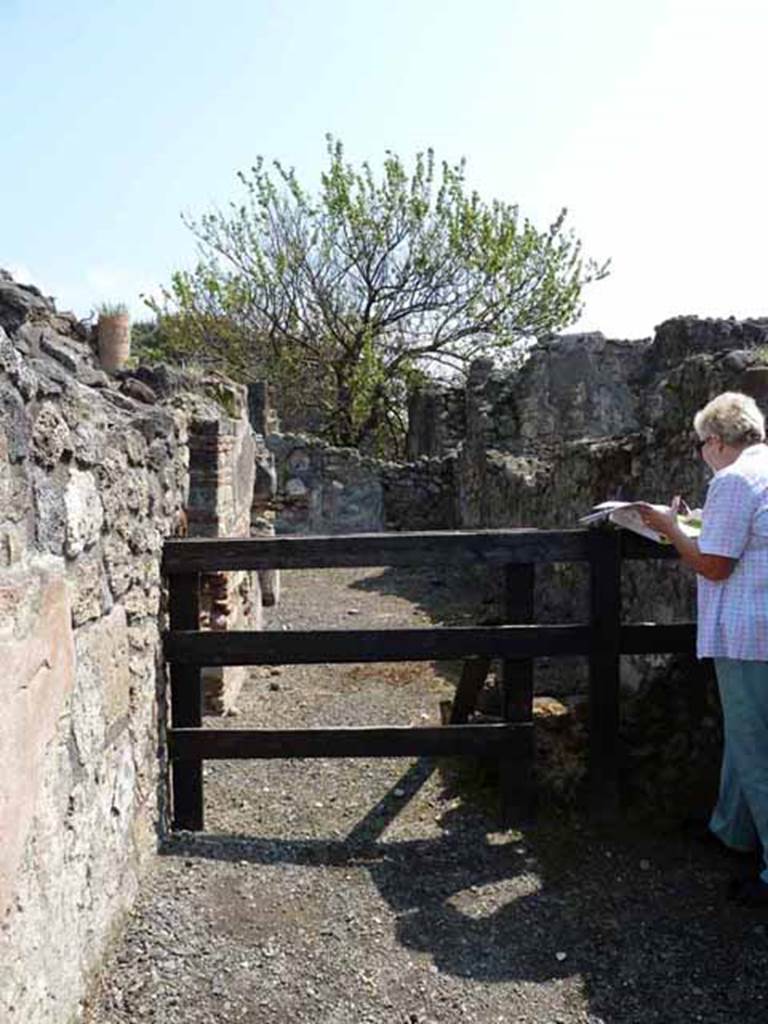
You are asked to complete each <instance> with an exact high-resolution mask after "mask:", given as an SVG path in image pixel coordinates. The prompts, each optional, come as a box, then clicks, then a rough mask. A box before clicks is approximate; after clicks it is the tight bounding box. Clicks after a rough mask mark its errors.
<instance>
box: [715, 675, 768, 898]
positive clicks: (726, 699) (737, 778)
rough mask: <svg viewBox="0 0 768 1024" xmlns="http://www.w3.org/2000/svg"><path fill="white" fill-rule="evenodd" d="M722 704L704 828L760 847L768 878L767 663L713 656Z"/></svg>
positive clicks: (746, 846)
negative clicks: (716, 774)
mask: <svg viewBox="0 0 768 1024" xmlns="http://www.w3.org/2000/svg"><path fill="white" fill-rule="evenodd" d="M715 671H716V673H717V683H718V688H719V690H720V701H721V703H722V706H723V730H724V746H723V764H722V769H721V773H720V793H719V796H718V800H717V805H716V806H715V809H714V811H713V812H712V818H711V819H710V823H709V827H710V829H711V830H712V832H714V834H715V835H716V836H717V837H718V839H720V840H721V841H722V842H723V843H725V845H726V846H730V847H732V848H733V849H735V850H754V849H757V848H759V847H760V846H762V852H763V864H762V871H761V874H760V877H761V879H762V880H763V881H764V882H766V883H768V663H766V662H762V661H735V660H732V659H730V658H716V659H715Z"/></svg>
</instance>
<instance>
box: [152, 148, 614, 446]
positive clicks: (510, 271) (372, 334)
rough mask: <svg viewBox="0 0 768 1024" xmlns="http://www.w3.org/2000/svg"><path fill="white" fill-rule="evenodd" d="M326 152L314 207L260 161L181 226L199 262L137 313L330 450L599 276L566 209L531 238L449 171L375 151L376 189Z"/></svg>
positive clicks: (503, 345)
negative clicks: (316, 422) (272, 395)
mask: <svg viewBox="0 0 768 1024" xmlns="http://www.w3.org/2000/svg"><path fill="white" fill-rule="evenodd" d="M327 141H328V167H327V169H326V170H325V172H324V173H323V174H322V175H321V179H320V187H319V190H318V192H317V193H316V194H314V195H310V194H309V193H308V192H306V191H305V190H304V188H303V187H302V185H301V184H300V183H299V181H298V179H297V177H296V174H295V172H294V171H293V170H291V169H287V168H285V167H284V166H283V165H282V164H280V163H279V162H275V163H274V164H273V165H272V168H271V170H268V169H267V168H266V166H265V164H264V161H263V159H262V158H259V159H258V160H257V162H256V164H255V165H254V166H253V167H252V168H251V169H250V171H248V172H246V173H241V174H240V175H239V180H240V183H241V185H242V188H243V190H244V197H243V199H242V201H241V202H240V203H231V204H230V206H229V208H228V209H227V210H226V211H220V210H215V211H213V212H211V213H207V214H205V215H204V216H203V217H201V218H200V219H199V220H197V221H195V220H186V223H187V226H188V227H189V228H190V229H191V230H192V232H193V233H194V235H195V236H196V238H197V240H198V243H199V247H200V252H201V259H200V262H199V264H198V265H197V267H196V268H195V269H194V270H193V271H189V272H185V271H181V272H178V273H176V274H174V275H173V278H172V280H171V283H170V285H169V287H168V288H166V289H165V291H164V295H163V299H162V301H161V302H159V303H158V302H152V301H150V302H149V305H150V306H151V308H152V309H153V310H154V311H155V313H156V314H157V316H158V322H159V324H160V325H161V327H162V329H163V331H164V332H165V334H166V336H168V337H169V338H172V339H173V344H174V346H176V348H177V349H178V350H179V351H189V352H194V353H196V355H197V356H198V357H200V356H202V357H203V358H207V359H210V360H211V361H212V362H214V363H217V364H218V365H219V366H221V367H222V368H225V369H227V370H228V371H229V372H234V373H236V374H237V375H239V376H246V377H256V376H268V377H269V378H270V379H271V381H272V382H273V384H274V385H275V387H276V389H277V391H278V394H279V396H280V401H281V404H285V403H288V404H290V403H291V400H293V404H294V405H296V406H297V407H301V406H303V407H305V408H309V407H311V408H312V409H313V410H314V411H316V412H317V413H318V414H319V416H320V418H321V422H322V426H323V433H324V434H325V436H326V437H327V438H328V439H329V440H332V441H334V442H336V443H340V444H354V445H360V444H363V445H368V446H373V447H379V448H381V447H388V446H391V443H392V442H394V441H396V440H397V439H398V438H399V437H400V436H401V435H402V410H403V408H404V401H405V395H406V391H407V388H408V386H409V383H412V381H413V379H414V376H415V375H417V376H418V375H424V374H435V373H439V372H446V371H447V370H448V371H450V370H456V369H461V368H462V367H463V366H465V365H466V363H467V362H468V361H469V360H471V359H473V358H474V357H476V356H477V355H479V354H482V353H488V352H492V351H493V350H502V349H507V348H509V347H510V346H511V345H513V344H514V343H515V342H517V341H520V340H522V339H525V338H531V337H535V336H537V335H542V334H547V333H550V332H552V331H557V330H560V329H562V328H563V327H565V326H566V325H568V324H569V323H572V322H573V320H574V319H575V318H576V317H577V316H578V314H579V312H580V309H581V294H582V289H583V287H584V285H585V284H586V283H588V282H590V281H593V280H597V279H599V278H601V277H604V276H605V275H606V273H607V264H605V265H602V266H598V265H596V264H595V263H593V262H592V261H586V262H585V261H584V260H583V258H582V255H581V245H580V243H579V242H578V241H577V240H576V239H575V238H574V237H573V236H572V234H571V233H570V232H569V231H567V230H566V229H565V226H564V222H565V211H562V212H561V213H560V215H559V216H558V217H557V219H556V220H555V222H554V223H553V224H552V225H551V226H550V227H549V228H547V229H546V230H544V231H537V230H536V228H534V226H533V225H532V224H531V223H530V222H529V221H528V220H526V219H524V218H521V217H520V215H519V212H518V208H517V207H516V206H514V205H511V204H508V203H505V202H502V201H500V200H493V201H492V202H490V203H486V202H484V201H483V200H481V199H480V197H479V195H478V194H477V193H476V192H468V191H467V189H466V186H465V178H464V163H463V162H462V163H460V164H458V165H456V166H450V165H449V164H447V163H443V164H441V165H440V167H439V169H438V168H437V167H436V164H435V159H434V155H433V153H432V151H431V150H429V151H427V152H426V153H419V154H417V156H416V158H415V162H414V165H413V167H412V169H411V170H410V171H408V170H407V169H406V167H405V166H404V164H403V163H402V161H401V160H400V158H399V157H398V156H396V155H395V154H393V153H391V152H387V153H386V156H385V159H384V163H383V167H382V170H381V174H380V176H379V177H378V178H377V177H376V176H375V175H374V172H373V170H372V168H371V167H370V165H369V164H367V163H363V164H362V165H361V167H360V168H359V169H356V168H354V167H353V166H352V165H351V164H349V163H347V162H346V161H345V159H344V151H343V148H342V144H341V143H340V142H339V141H337V140H334V139H333V138H332V137H330V136H329V137H328V140H327Z"/></svg>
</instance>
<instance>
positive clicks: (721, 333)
mask: <svg viewBox="0 0 768 1024" xmlns="http://www.w3.org/2000/svg"><path fill="white" fill-rule="evenodd" d="M767 356H768V321H766V320H749V321H744V322H737V321H734V320H699V319H696V318H693V317H680V318H675V319H673V320H670V321H667V322H666V323H664V324H662V325H661V327H659V328H658V329H657V331H656V333H655V336H654V338H653V339H651V340H641V341H638V342H627V341H612V340H609V339H606V338H604V337H603V336H602V335H600V334H591V335H578V336H570V337H563V338H559V339H553V340H551V341H549V342H547V343H546V344H543V345H541V346H538V347H537V348H535V349H533V350H532V352H531V354H530V356H529V358H528V360H527V362H526V363H525V364H524V366H523V367H522V368H521V369H519V370H516V371H514V372H504V371H498V370H496V369H494V367H493V365H492V364H491V363H490V362H488V361H486V360H479V361H478V362H477V363H476V364H474V365H473V367H472V369H471V372H470V374H469V377H468V380H467V383H466V387H465V389H464V390H463V393H462V396H461V400H459V399H458V398H457V390H456V389H455V388H451V389H448V390H447V391H446V393H445V402H444V405H443V407H442V414H441V415H442V426H441V432H440V436H441V437H442V438H443V439H444V447H443V448H442V450H438V449H437V448H436V445H435V443H434V437H435V434H434V432H433V433H432V434H431V435H430V434H429V433H428V431H425V428H424V426H423V425H422V424H420V423H419V422H418V421H414V422H413V423H412V426H411V438H410V447H411V451H412V452H413V453H414V455H418V454H422V455H429V456H430V457H431V460H432V461H435V460H437V461H439V460H440V457H441V456H442V460H443V461H444V463H445V464H446V465H450V466H451V467H452V470H451V477H450V478H448V477H446V483H447V485H448V486H451V483H450V482H449V481H452V487H453V490H452V494H450V495H446V496H445V498H444V501H445V505H446V507H450V503H451V501H453V506H454V508H453V510H454V522H455V523H456V525H457V526H458V527H459V528H472V527H476V528H503V527H515V526H521V527H542V528H553V529H556V528H557V529H562V528H570V527H575V526H577V525H578V518H579V516H580V515H582V514H584V513H585V512H586V511H588V510H589V509H590V508H591V507H592V506H593V505H594V504H596V503H597V502H600V501H605V500H606V499H608V498H622V499H627V500H629V499H633V498H645V499H647V500H656V501H665V500H669V499H670V498H671V497H672V495H674V494H682V495H684V496H685V497H686V499H687V500H688V502H689V503H690V504H691V505H692V506H695V505H700V504H702V503H703V500H704V497H705V493H706V484H707V479H708V473H707V470H706V467H705V466H704V464H703V462H702V460H701V459H700V458H699V456H698V455H697V454H695V453H694V450H693V445H692V418H693V415H694V413H695V412H696V411H697V410H698V409H699V408H701V406H702V405H704V404H705V403H706V402H707V401H708V400H709V399H710V398H712V397H714V396H715V395H716V394H718V393H720V392H722V391H725V390H740V391H746V392H747V393H749V394H752V395H753V396H754V397H755V398H756V400H757V401H758V404H760V405H761V406H762V408H763V411H764V412H766V413H768V367H766V366H765V365H764V364H765V361H766V357H767ZM439 404H440V399H439V396H438V395H436V394H435V392H434V389H431V391H430V399H429V405H428V406H425V408H427V410H428V412H427V414H428V415H429V416H430V417H432V418H434V417H435V415H436V413H435V407H436V406H438V407H439ZM419 408H420V406H419V405H418V403H414V404H413V405H412V409H414V410H416V412H418V410H419ZM451 417H453V420H452V422H448V421H449V420H450V419H451ZM462 431H463V433H462ZM425 436H427V444H426V447H425V448H424V450H422V449H421V447H420V444H421V441H420V439H421V438H423V437H425ZM457 438H458V440H457ZM535 606H536V607H535V618H536V620H537V621H539V622H563V623H566V622H579V621H586V619H587V617H588V576H587V569H586V566H583V565H578V564H563V565H551V566H538V567H537V569H536V594H535ZM622 613H623V617H624V620H625V621H636V622H638V621H643V622H661V623H664V622H673V621H680V620H686V619H691V618H694V617H695V579H694V576H693V574H692V573H690V572H689V571H687V570H686V569H684V568H683V567H682V566H680V565H679V564H678V563H676V562H652V561H649V562H642V563H632V562H629V563H625V565H624V567H623V573H622ZM622 683H623V687H624V698H623V704H622V723H623V725H622V728H623V730H624V737H625V741H626V742H625V745H624V751H625V760H624V765H623V770H624V782H625V786H626V791H627V792H628V793H635V794H638V793H639V794H641V795H642V796H643V797H644V798H646V799H647V800H649V801H650V802H651V803H652V804H653V807H654V809H655V810H658V809H660V808H666V809H669V807H670V806H671V805H673V804H676V803H677V804H679V801H680V800H681V799H684V798H685V797H684V796H682V797H681V795H680V794H681V793H683V794H684V793H686V792H687V793H692V792H694V791H697V792H698V793H699V794H701V792H702V791H703V790H704V789H706V788H707V786H709V788H710V790H711V786H712V784H713V781H714V779H713V772H716V770H717V764H718V738H719V721H718V716H717V700H716V697H715V692H714V684H713V679H712V676H711V673H710V672H709V671H708V669H707V666H706V665H700V664H698V663H696V662H690V661H689V662H687V663H686V662H685V659H682V660H681V659H670V658H669V657H668V656H661V655H656V656H652V657H645V658H640V657H632V658H630V657H625V658H623V659H622ZM535 687H536V692H537V694H539V695H540V696H543V695H545V694H547V695H555V696H557V697H558V698H560V700H561V701H562V702H564V709H567V708H570V709H571V710H572V711H573V712H574V716H575V717H573V718H571V719H569V718H568V716H567V715H566V717H565V718H564V719H558V729H559V730H561V732H562V734H563V736H565V742H566V745H567V743H568V742H569V737H570V736H571V733H569V732H568V730H569V728H571V727H572V728H573V729H575V730H576V732H577V733H580V735H581V736H582V739H583V735H584V718H583V714H582V710H583V699H584V698H583V695H584V693H585V690H586V665H585V663H584V660H583V659H578V658H573V659H565V658H558V659H544V658H542V659H538V660H537V662H536V668H535ZM569 723H570V724H569ZM563 730H564V732H563ZM577 745H578V744H577ZM558 749H562V747H559V748H558ZM581 749H582V750H583V743H582V745H581ZM583 764H584V759H583V757H582V759H581V765H582V767H583ZM561 782H562V785H563V788H565V789H569V790H571V789H573V778H570V779H568V780H565V781H563V780H561Z"/></svg>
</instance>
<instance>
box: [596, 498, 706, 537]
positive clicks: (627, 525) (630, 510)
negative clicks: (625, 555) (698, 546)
mask: <svg viewBox="0 0 768 1024" xmlns="http://www.w3.org/2000/svg"><path fill="white" fill-rule="evenodd" d="M639 504H649V505H650V504H651V502H642V503H641V502H636V501H604V502H603V503H602V504H601V505H595V507H594V508H593V509H592V511H591V512H589V513H588V514H587V515H585V516H582V517H581V519H579V522H580V523H582V524H583V525H585V526H590V525H591V524H592V523H599V522H603V521H604V520H608V521H609V522H611V523H615V524H616V525H617V526H621V527H623V528H624V529H625V530H632V531H633V533H639V534H640V536H641V537H647V538H648V539H649V540H655V541H656V542H657V543H659V544H669V541H668V540H667V538H666V537H662V535H661V534H660V533H657V532H656V530H652V529H651V527H650V526H646V525H645V523H644V522H643V520H642V519H641V518H640V510H639V508H638V505H639ZM653 508H656V509H658V510H659V511H660V512H670V511H671V508H670V506H669V505H653ZM677 521H678V523H679V525H680V528H681V529H682V531H683V533H685V534H687V535H688V536H689V537H698V536H699V533H700V532H701V509H700V508H697V509H694V510H693V511H692V512H691V511H686V512H685V513H682V512H678V514H677Z"/></svg>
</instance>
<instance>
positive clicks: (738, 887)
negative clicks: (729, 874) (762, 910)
mask: <svg viewBox="0 0 768 1024" xmlns="http://www.w3.org/2000/svg"><path fill="white" fill-rule="evenodd" d="M728 899H730V900H733V902H734V903H736V904H737V905H738V906H740V907H750V908H759V907H768V882H764V881H763V880H762V879H761V878H742V879H741V881H739V880H738V879H734V881H733V882H731V884H730V885H729V887H728Z"/></svg>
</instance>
